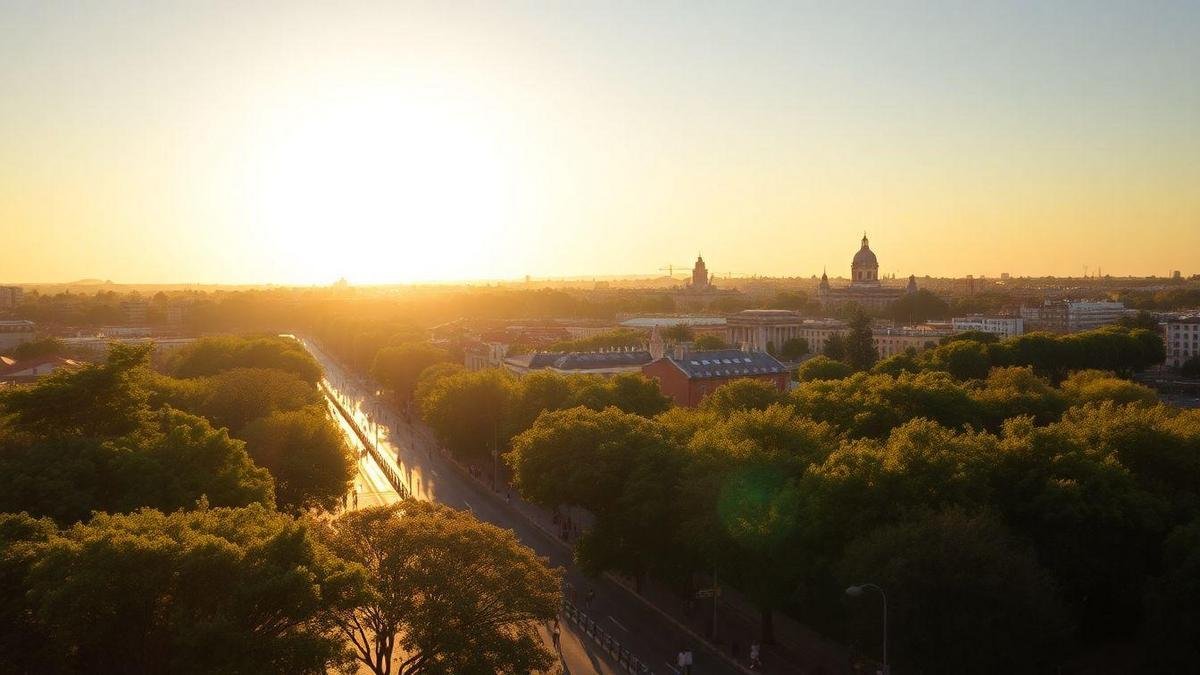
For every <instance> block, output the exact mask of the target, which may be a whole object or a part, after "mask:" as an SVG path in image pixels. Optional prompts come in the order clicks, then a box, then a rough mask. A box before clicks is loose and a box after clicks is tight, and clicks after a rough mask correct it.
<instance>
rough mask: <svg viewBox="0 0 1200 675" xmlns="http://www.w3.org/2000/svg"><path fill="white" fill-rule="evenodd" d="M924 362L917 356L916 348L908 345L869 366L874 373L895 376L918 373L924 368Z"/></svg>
mask: <svg viewBox="0 0 1200 675" xmlns="http://www.w3.org/2000/svg"><path fill="white" fill-rule="evenodd" d="M924 369H925V367H924V362H923V361H922V360H921V359H920V358H918V357H917V350H916V349H913V348H912V347H909V348H908V349H906V350H904V351H903V352H901V353H899V354H895V355H892V356H889V357H887V358H886V359H881V360H879V361H877V362H876V363H875V365H874V366H871V372H872V373H874V374H876V375H891V376H892V377H896V376H898V375H900V374H901V373H919V372H921V371H922V370H924Z"/></svg>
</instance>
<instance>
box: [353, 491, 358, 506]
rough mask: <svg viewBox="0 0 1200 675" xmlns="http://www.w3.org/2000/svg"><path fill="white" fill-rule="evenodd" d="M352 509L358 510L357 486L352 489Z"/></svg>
mask: <svg viewBox="0 0 1200 675" xmlns="http://www.w3.org/2000/svg"><path fill="white" fill-rule="evenodd" d="M354 508H356V509H357V508H358V486H355V487H354Z"/></svg>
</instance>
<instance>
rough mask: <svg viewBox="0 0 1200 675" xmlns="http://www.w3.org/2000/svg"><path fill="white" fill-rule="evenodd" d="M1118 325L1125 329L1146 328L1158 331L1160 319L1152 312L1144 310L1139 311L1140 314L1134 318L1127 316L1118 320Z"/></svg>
mask: <svg viewBox="0 0 1200 675" xmlns="http://www.w3.org/2000/svg"><path fill="white" fill-rule="evenodd" d="M1117 325H1118V326H1122V327H1124V328H1144V329H1146V330H1151V331H1156V330H1158V319H1156V318H1154V315H1153V314H1151V313H1150V312H1147V311H1146V310H1144V309H1142V310H1138V313H1137V314H1134V315H1133V316H1129V315H1126V316H1123V317H1121V318H1119V319H1117Z"/></svg>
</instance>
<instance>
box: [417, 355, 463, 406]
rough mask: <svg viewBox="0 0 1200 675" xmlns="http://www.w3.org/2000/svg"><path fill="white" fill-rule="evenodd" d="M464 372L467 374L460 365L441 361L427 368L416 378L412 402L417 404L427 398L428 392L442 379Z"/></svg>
mask: <svg viewBox="0 0 1200 675" xmlns="http://www.w3.org/2000/svg"><path fill="white" fill-rule="evenodd" d="M465 372H467V368H466V366H464V365H463V364H461V363H451V362H449V361H442V362H440V363H435V364H433V365H432V366H429V367H428V368H426V369H425V370H422V371H421V374H420V375H418V376H417V384H416V386H415V387H414V388H413V400H414V401H418V402H419V401H421V400H422V399H424V398H425V397H426V396H428V395H429V391H430V390H431V389H433V386H434V385H435V384H437V382H438V380H440V379H442V378H443V377H448V376H450V375H457V374H458V373H465Z"/></svg>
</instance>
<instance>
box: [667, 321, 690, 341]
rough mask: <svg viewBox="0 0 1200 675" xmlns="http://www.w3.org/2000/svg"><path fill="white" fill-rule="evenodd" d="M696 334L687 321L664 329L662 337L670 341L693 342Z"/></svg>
mask: <svg viewBox="0 0 1200 675" xmlns="http://www.w3.org/2000/svg"><path fill="white" fill-rule="evenodd" d="M694 336H695V332H694V331H693V330H692V327H691V326H689V325H687V324H685V323H677V324H675V325H674V326H668V327H666V328H664V329H663V332H662V337H663V339H664V340H666V341H668V342H691V341H692V338H693V337H694Z"/></svg>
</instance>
